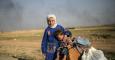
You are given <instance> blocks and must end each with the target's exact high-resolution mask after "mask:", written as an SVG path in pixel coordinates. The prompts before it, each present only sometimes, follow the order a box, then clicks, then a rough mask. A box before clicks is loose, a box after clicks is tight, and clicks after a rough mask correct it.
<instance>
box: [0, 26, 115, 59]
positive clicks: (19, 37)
mask: <svg viewBox="0 0 115 60" xmlns="http://www.w3.org/2000/svg"><path fill="white" fill-rule="evenodd" d="M100 28H101V29H100ZM43 31H44V30H29V31H15V32H0V60H44V57H43V56H42V53H41V39H42V36H43ZM70 31H72V33H73V36H84V37H87V38H88V39H90V41H91V42H92V45H93V46H94V47H95V48H97V49H101V50H103V51H104V54H105V56H106V57H107V58H108V60H115V27H106V28H105V27H104V28H102V27H99V28H97V27H96V28H77V29H70Z"/></svg>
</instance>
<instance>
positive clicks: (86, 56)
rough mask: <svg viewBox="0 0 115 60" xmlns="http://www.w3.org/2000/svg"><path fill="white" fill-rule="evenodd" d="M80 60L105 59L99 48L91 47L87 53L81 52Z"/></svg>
mask: <svg viewBox="0 0 115 60" xmlns="http://www.w3.org/2000/svg"><path fill="white" fill-rule="evenodd" d="M82 60H107V59H106V57H105V56H104V53H103V52H102V51H101V50H97V49H95V48H93V47H91V48H90V49H89V51H88V53H85V52H84V53H83V55H82Z"/></svg>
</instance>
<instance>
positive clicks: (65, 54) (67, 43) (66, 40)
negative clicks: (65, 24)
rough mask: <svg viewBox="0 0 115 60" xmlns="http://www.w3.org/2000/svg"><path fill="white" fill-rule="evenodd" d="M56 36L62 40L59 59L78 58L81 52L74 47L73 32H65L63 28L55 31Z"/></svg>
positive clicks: (75, 59)
mask: <svg viewBox="0 0 115 60" xmlns="http://www.w3.org/2000/svg"><path fill="white" fill-rule="evenodd" d="M55 37H56V38H57V39H58V40H59V41H60V47H59V48H58V50H57V60H77V59H78V57H79V52H78V50H77V49H74V48H72V39H73V38H72V34H71V32H70V31H66V32H65V33H63V32H62V31H61V30H57V31H56V32H55Z"/></svg>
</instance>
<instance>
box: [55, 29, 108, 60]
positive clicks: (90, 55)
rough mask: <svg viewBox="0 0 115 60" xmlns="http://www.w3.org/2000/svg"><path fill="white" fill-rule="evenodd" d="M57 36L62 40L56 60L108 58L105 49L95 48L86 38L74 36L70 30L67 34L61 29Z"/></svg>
mask: <svg viewBox="0 0 115 60" xmlns="http://www.w3.org/2000/svg"><path fill="white" fill-rule="evenodd" d="M66 33H67V32H66ZM55 36H56V38H57V39H58V40H59V41H60V47H59V48H58V49H57V52H56V54H57V55H56V56H57V57H56V59H55V60H107V59H106V57H105V56H104V53H103V51H101V50H97V49H95V48H94V47H93V46H92V45H91V42H90V41H89V40H88V39H86V38H83V37H80V36H79V37H72V34H71V32H70V31H69V34H65V33H62V32H61V30H57V31H56V32H55Z"/></svg>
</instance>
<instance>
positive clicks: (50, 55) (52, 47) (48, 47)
mask: <svg viewBox="0 0 115 60" xmlns="http://www.w3.org/2000/svg"><path fill="white" fill-rule="evenodd" d="M58 29H60V30H62V31H63V32H64V28H63V27H62V26H61V25H57V26H56V27H55V28H50V27H47V28H46V29H45V32H44V36H43V39H42V44H41V48H42V53H43V54H45V55H46V58H45V60H54V58H55V52H56V49H57V48H58V47H59V41H58V40H57V39H56V38H55V36H54V32H55V31H56V30H58Z"/></svg>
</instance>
